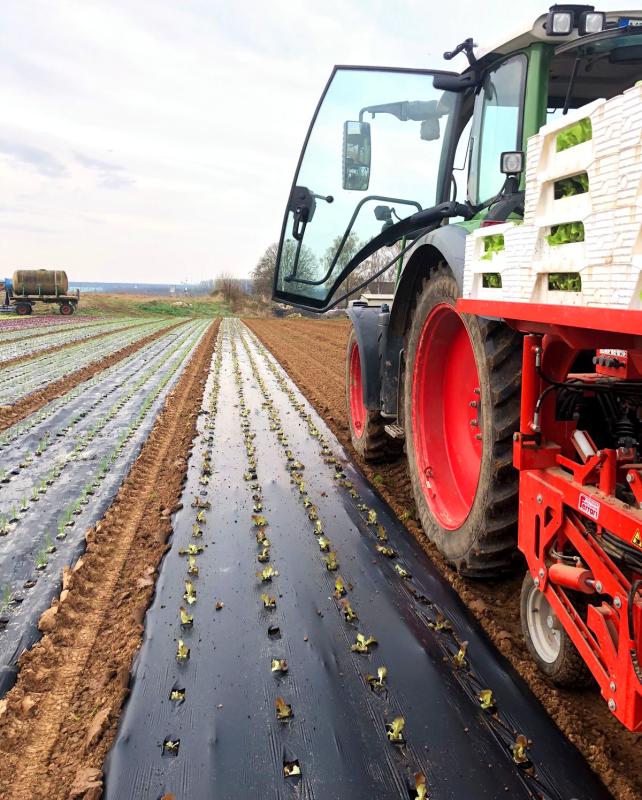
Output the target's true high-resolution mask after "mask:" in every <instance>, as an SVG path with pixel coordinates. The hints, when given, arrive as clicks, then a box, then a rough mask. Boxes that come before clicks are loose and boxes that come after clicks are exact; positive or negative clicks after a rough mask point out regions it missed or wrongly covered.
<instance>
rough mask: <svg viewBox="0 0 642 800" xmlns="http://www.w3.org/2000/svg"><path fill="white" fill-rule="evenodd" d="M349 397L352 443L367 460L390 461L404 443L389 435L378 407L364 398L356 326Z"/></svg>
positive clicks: (348, 369) (352, 335)
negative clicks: (401, 443) (372, 405)
mask: <svg viewBox="0 0 642 800" xmlns="http://www.w3.org/2000/svg"><path fill="white" fill-rule="evenodd" d="M346 401H347V408H348V425H349V427H350V436H351V438H352V446H353V447H354V449H355V450H356V452H357V453H358V454H359V455H360V456H361V458H362V459H363V460H364V461H391V460H393V459H395V458H397V457H398V456H399V454H400V453H401V446H400V445H399V444H397V443H396V442H395V441H393V440H392V439H390V438H389V437H388V436H387V434H386V432H385V430H384V425H385V420H384V419H383V417H382V416H381V414H380V413H379V412H378V411H370V410H369V409H367V408H366V406H365V404H364V402H363V381H362V377H361V353H360V352H359V344H358V342H357V337H356V335H355V332H354V329H352V330H351V331H350V338H349V339H348V347H347V349H346Z"/></svg>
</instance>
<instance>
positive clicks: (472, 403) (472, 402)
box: [468, 400, 477, 408]
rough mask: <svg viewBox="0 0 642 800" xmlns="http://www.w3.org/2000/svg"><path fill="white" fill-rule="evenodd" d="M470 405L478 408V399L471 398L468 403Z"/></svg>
mask: <svg viewBox="0 0 642 800" xmlns="http://www.w3.org/2000/svg"><path fill="white" fill-rule="evenodd" d="M468 405H469V406H470V407H471V408H477V400H471V401H470V403H468Z"/></svg>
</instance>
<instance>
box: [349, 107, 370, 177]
mask: <svg viewBox="0 0 642 800" xmlns="http://www.w3.org/2000/svg"><path fill="white" fill-rule="evenodd" d="M369 185H370V123H369V122H356V121H351V120H347V121H346V122H344V123H343V188H344V189H348V190H351V191H356V192H365V191H366V189H367V188H368V186H369Z"/></svg>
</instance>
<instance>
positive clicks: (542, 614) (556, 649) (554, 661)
mask: <svg viewBox="0 0 642 800" xmlns="http://www.w3.org/2000/svg"><path fill="white" fill-rule="evenodd" d="M520 616H521V621H522V632H523V634H524V641H525V642H526V647H527V648H528V652H529V653H530V654H531V656H532V657H533V660H534V661H535V663H536V664H537V666H538V667H539V669H540V670H541V671H542V672H543V673H544V675H546V676H547V677H548V678H550V680H551V681H552V682H553V683H554V684H556V685H557V686H566V687H570V688H573V687H584V686H588V685H589V684H590V683H591V681H592V676H591V673H590V670H589V668H588V667H587V666H586V663H585V662H584V659H583V658H582V656H581V655H580V654H579V653H578V651H577V649H576V647H575V645H574V644H573V642H572V640H571V637H570V636H569V635H568V633H567V632H566V630H565V629H564V626H563V625H562V623H561V622H560V621H559V619H558V618H557V615H556V614H555V612H554V611H553V609H552V608H551V606H550V604H549V602H548V600H547V599H546V597H545V595H544V594H543V592H540V590H539V589H538V588H537V586H535V583H534V581H533V579H532V577H531V575H530V573H528V572H527V573H526V575H525V576H524V582H523V583H522V594H521V601H520Z"/></svg>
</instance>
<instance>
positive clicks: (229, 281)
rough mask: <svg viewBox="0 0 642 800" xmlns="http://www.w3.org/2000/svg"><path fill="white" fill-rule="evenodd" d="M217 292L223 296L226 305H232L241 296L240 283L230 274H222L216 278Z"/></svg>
mask: <svg viewBox="0 0 642 800" xmlns="http://www.w3.org/2000/svg"><path fill="white" fill-rule="evenodd" d="M215 287H216V291H217V292H220V293H221V294H222V295H223V299H224V300H225V302H226V303H232V302H234V300H236V299H237V297H238V296H239V286H238V281H237V280H236V278H234V276H233V275H231V274H230V273H229V272H221V274H220V275H219V276H218V277H217V278H216V283H215Z"/></svg>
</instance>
